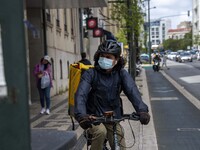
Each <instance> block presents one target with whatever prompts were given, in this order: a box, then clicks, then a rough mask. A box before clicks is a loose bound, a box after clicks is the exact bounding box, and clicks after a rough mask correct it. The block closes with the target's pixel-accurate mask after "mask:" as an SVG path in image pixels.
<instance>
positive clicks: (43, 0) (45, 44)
mask: <svg viewBox="0 0 200 150" xmlns="http://www.w3.org/2000/svg"><path fill="white" fill-rule="evenodd" d="M42 20H43V40H44V55H47V34H46V11H45V0H42Z"/></svg>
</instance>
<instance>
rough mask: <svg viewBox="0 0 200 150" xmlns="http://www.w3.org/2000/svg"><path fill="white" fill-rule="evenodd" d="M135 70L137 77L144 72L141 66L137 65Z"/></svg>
mask: <svg viewBox="0 0 200 150" xmlns="http://www.w3.org/2000/svg"><path fill="white" fill-rule="evenodd" d="M135 69H136V76H139V75H140V74H141V71H142V67H141V64H139V63H137V64H136V68H135Z"/></svg>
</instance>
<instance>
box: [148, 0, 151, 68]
mask: <svg viewBox="0 0 200 150" xmlns="http://www.w3.org/2000/svg"><path fill="white" fill-rule="evenodd" d="M148 24H149V25H148V26H149V28H148V29H149V43H148V51H149V64H151V35H150V32H151V22H150V0H148Z"/></svg>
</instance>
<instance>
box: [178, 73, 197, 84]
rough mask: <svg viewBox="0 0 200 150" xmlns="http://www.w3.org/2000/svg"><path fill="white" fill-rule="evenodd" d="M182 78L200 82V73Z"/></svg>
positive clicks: (191, 81)
mask: <svg viewBox="0 0 200 150" xmlns="http://www.w3.org/2000/svg"><path fill="white" fill-rule="evenodd" d="M180 79H181V80H183V81H184V82H187V83H200V75H196V76H189V77H181V78H180Z"/></svg>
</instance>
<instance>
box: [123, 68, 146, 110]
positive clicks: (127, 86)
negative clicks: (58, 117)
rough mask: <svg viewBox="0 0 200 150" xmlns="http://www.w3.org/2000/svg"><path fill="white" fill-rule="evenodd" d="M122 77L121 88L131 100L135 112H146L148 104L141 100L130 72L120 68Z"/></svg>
mask: <svg viewBox="0 0 200 150" xmlns="http://www.w3.org/2000/svg"><path fill="white" fill-rule="evenodd" d="M120 75H121V79H122V90H123V91H124V93H125V95H126V96H127V97H128V99H129V100H130V101H131V103H132V105H133V107H134V108H135V110H136V112H148V106H147V105H146V104H145V103H144V102H143V101H142V97H141V94H140V92H139V90H138V88H137V86H136V84H135V81H134V80H133V78H132V77H131V76H130V74H129V73H128V72H127V71H126V70H125V69H122V70H121V72H120Z"/></svg>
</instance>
